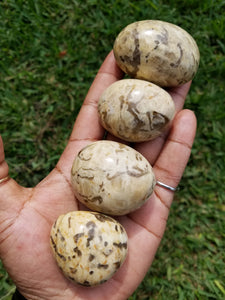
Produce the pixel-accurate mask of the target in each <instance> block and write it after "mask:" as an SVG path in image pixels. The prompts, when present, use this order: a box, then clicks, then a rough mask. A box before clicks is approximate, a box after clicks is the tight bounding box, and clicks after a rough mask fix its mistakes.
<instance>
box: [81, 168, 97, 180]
mask: <svg viewBox="0 0 225 300" xmlns="http://www.w3.org/2000/svg"><path fill="white" fill-rule="evenodd" d="M82 171H84V172H87V171H88V173H85V175H83V174H81V173H80V172H82ZM93 171H95V170H94V169H92V168H87V169H86V168H81V169H80V170H78V173H77V177H79V178H82V179H87V180H93V179H94V177H95V176H94V175H93V174H91V172H93ZM89 172H90V173H89Z"/></svg>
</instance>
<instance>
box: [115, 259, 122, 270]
mask: <svg viewBox="0 0 225 300" xmlns="http://www.w3.org/2000/svg"><path fill="white" fill-rule="evenodd" d="M114 265H115V267H116V269H119V268H120V265H121V262H120V261H117V262H115V263H114Z"/></svg>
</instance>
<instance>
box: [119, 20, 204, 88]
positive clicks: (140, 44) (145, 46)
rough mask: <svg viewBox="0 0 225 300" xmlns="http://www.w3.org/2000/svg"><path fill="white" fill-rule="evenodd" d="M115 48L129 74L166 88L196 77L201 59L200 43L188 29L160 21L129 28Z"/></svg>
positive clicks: (135, 23) (151, 21) (124, 69)
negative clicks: (198, 43) (197, 42)
mask: <svg viewBox="0 0 225 300" xmlns="http://www.w3.org/2000/svg"><path fill="white" fill-rule="evenodd" d="M113 51H114V56H115V59H116V61H117V64H118V65H119V67H120V68H121V69H122V70H123V71H124V72H125V73H127V74H129V75H130V76H131V77H134V78H138V79H144V80H148V81H151V82H153V83H155V84H157V85H159V86H162V87H173V86H178V85H181V84H184V83H185V82H188V81H189V80H191V79H193V78H194V76H195V74H196V72H197V69H198V66H199V60H200V54H199V49H198V46H197V44H196V42H195V40H194V39H193V38H192V36H191V35H190V34H189V33H188V32H187V31H185V30H184V29H182V28H181V27H179V26H177V25H174V24H171V23H168V22H164V21H159V20H144V21H138V22H134V23H132V24H130V25H128V26H127V27H125V28H124V29H123V30H122V31H121V32H120V33H119V35H118V36H117V38H116V39H115V42H114V46H113Z"/></svg>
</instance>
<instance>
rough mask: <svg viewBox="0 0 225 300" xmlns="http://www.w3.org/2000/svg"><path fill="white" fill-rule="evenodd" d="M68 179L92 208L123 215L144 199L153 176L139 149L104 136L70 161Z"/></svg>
mask: <svg viewBox="0 0 225 300" xmlns="http://www.w3.org/2000/svg"><path fill="white" fill-rule="evenodd" d="M71 183H72V186H73V189H74V193H75V196H76V197H77V199H78V200H79V201H80V202H82V203H83V204H85V205H86V206H87V207H88V208H90V209H91V210H94V211H99V212H102V213H106V214H110V215H124V214H127V213H129V212H131V211H134V210H136V209H137V208H139V207H140V206H141V205H143V204H144V203H145V202H146V201H147V199H148V198H149V196H150V195H151V194H152V192H153V189H154V186H155V176H154V173H153V170H152V167H151V165H150V164H149V162H148V161H147V160H146V159H145V157H144V156H142V155H141V154H140V153H139V152H137V151H136V150H134V149H133V148H131V147H128V146H126V145H124V144H121V143H117V142H112V141H105V140H104V141H98V142H95V143H92V144H90V145H88V146H86V147H85V148H84V149H82V150H81V151H80V152H79V154H78V155H77V156H76V158H75V160H74V162H73V166H72V170H71Z"/></svg>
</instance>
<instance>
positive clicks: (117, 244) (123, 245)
mask: <svg viewBox="0 0 225 300" xmlns="http://www.w3.org/2000/svg"><path fill="white" fill-rule="evenodd" d="M113 245H114V246H115V247H117V248H119V249H123V248H124V249H127V243H121V242H120V243H113Z"/></svg>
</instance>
